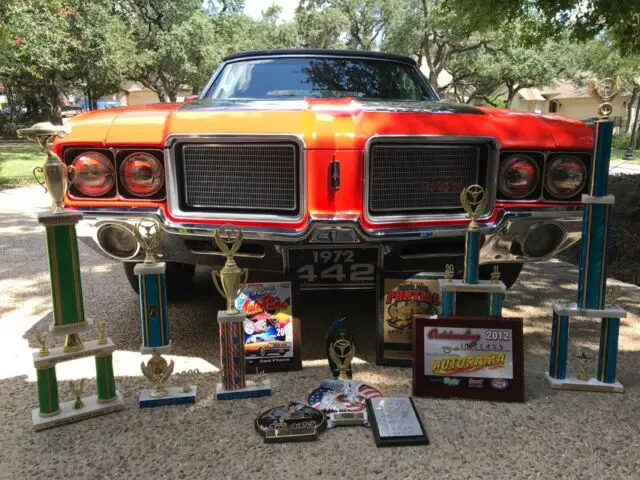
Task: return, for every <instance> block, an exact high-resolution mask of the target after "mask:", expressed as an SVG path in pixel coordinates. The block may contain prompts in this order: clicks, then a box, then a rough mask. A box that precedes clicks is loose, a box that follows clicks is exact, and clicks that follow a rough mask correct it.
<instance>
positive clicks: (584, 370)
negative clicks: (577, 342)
mask: <svg viewBox="0 0 640 480" xmlns="http://www.w3.org/2000/svg"><path fill="white" fill-rule="evenodd" d="M576 350H577V353H576V359H577V360H578V365H579V367H580V368H579V371H578V376H577V377H578V380H581V381H583V382H588V381H589V379H590V378H591V376H590V375H589V372H590V371H591V369H592V367H593V362H594V359H595V353H594V351H593V350H591V349H590V348H587V347H578V348H577V349H576Z"/></svg>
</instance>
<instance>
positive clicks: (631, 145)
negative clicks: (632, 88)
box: [629, 95, 640, 150]
mask: <svg viewBox="0 0 640 480" xmlns="http://www.w3.org/2000/svg"><path fill="white" fill-rule="evenodd" d="M639 118H640V95H638V101H637V102H636V119H635V120H634V122H633V127H632V129H631V138H629V150H633V148H634V147H635V148H636V149H637V148H638V145H637V142H636V141H635V140H638V139H640V135H638V119H639ZM636 137H638V138H636Z"/></svg>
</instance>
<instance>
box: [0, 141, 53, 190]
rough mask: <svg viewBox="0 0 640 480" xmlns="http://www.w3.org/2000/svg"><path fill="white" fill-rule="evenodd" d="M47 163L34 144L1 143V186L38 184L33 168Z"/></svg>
mask: <svg viewBox="0 0 640 480" xmlns="http://www.w3.org/2000/svg"><path fill="white" fill-rule="evenodd" d="M44 162H45V156H44V155H43V154H42V153H40V149H39V148H38V147H37V146H35V145H32V144H28V143H26V144H18V143H9V144H6V145H5V144H2V143H0V185H26V184H30V183H36V181H35V179H34V178H33V173H32V172H33V168H34V167H39V166H41V165H42V164H43V163H44Z"/></svg>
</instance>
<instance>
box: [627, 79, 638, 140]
mask: <svg viewBox="0 0 640 480" xmlns="http://www.w3.org/2000/svg"><path fill="white" fill-rule="evenodd" d="M638 93H639V92H638V87H633V92H632V93H631V99H630V100H629V103H628V104H627V105H628V107H627V123H626V125H625V129H624V130H625V133H631V130H632V128H633V125H631V121H632V119H631V115H632V112H633V104H634V103H635V101H636V99H637V97H638Z"/></svg>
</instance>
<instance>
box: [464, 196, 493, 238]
mask: <svg viewBox="0 0 640 480" xmlns="http://www.w3.org/2000/svg"><path fill="white" fill-rule="evenodd" d="M487 202H488V197H487V192H486V191H485V189H484V188H482V187H481V186H480V185H470V186H468V187H466V188H464V189H463V190H462V191H461V192H460V203H461V204H462V208H464V211H465V212H467V214H468V215H469V218H470V219H471V223H469V230H470V231H474V232H475V231H479V230H480V224H479V223H478V217H479V216H480V213H482V212H483V211H484V209H485V208H486V207H487Z"/></svg>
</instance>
